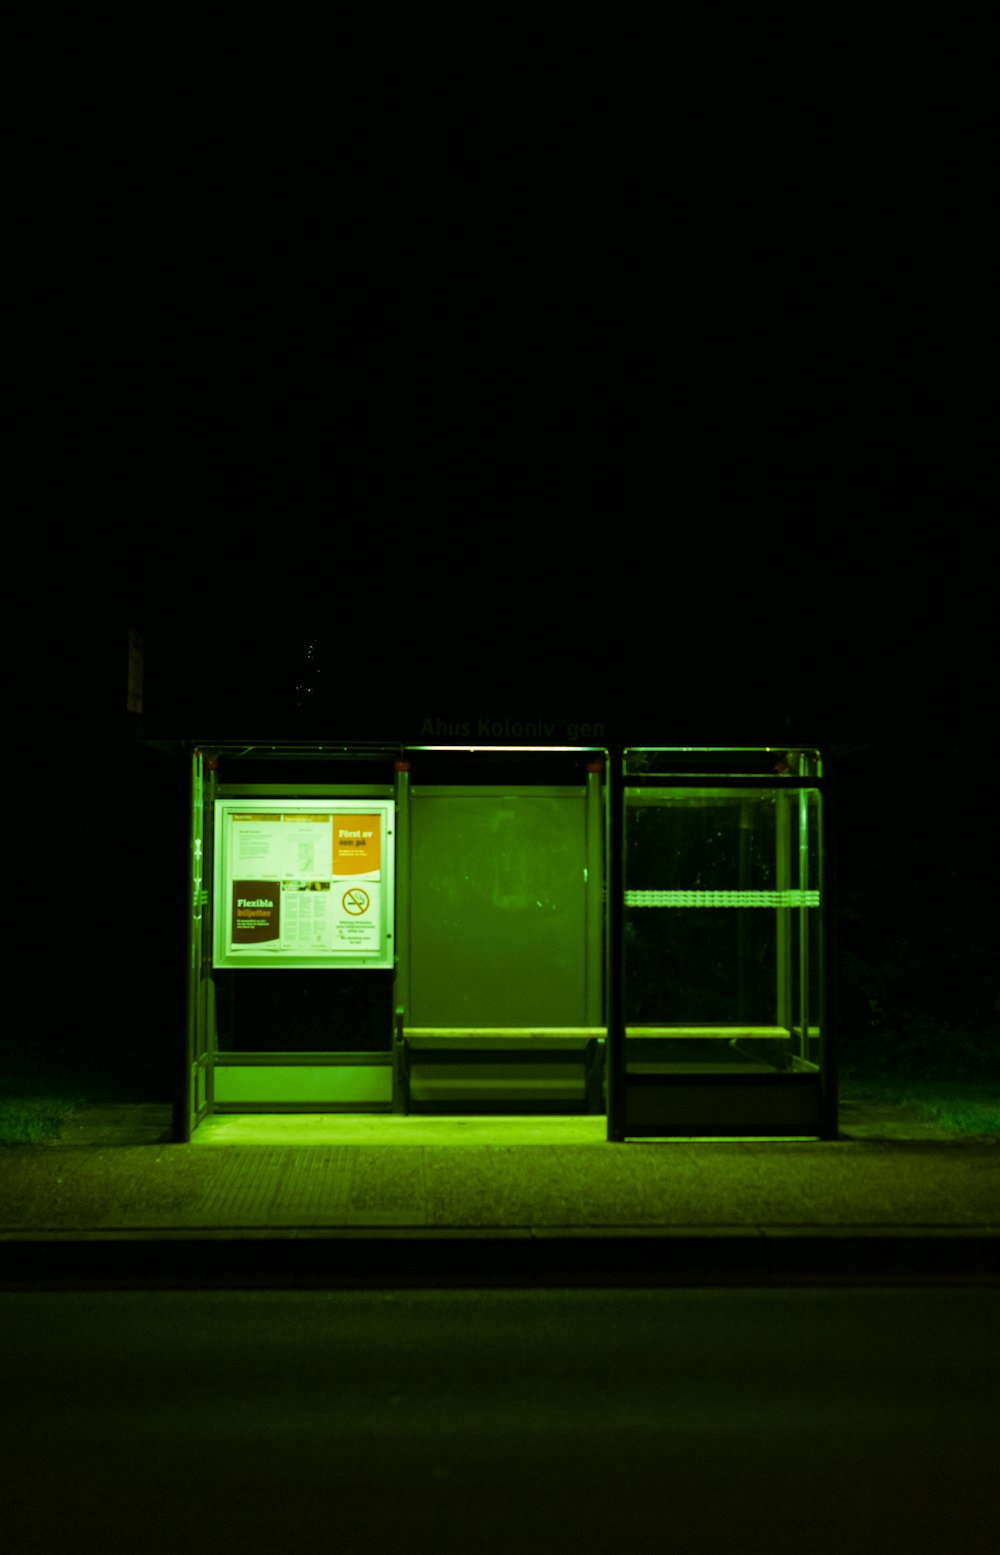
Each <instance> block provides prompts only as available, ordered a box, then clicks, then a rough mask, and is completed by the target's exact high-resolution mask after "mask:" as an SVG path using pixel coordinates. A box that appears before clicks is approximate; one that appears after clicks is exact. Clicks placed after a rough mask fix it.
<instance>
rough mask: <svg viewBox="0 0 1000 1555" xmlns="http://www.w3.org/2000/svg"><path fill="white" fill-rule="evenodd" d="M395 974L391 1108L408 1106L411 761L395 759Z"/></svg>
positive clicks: (404, 1109) (403, 1110)
mask: <svg viewBox="0 0 1000 1555" xmlns="http://www.w3.org/2000/svg"><path fill="white" fill-rule="evenodd" d="M395 878H396V958H395V959H396V977H395V988H394V992H393V1000H392V1003H393V1010H394V1012H395V1014H394V1021H393V1034H392V1055H393V1057H392V1110H393V1112H404V1113H405V1112H407V1111H408V1110H409V1080H408V1065H407V1054H406V1046H405V1042H406V1038H405V1028H406V1022H407V1020H408V1019H409V1018H410V763H409V761H407V760H405V759H403V758H400V759H399V760H398V761H397V762H396V877H395Z"/></svg>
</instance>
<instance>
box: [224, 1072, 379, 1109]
mask: <svg viewBox="0 0 1000 1555" xmlns="http://www.w3.org/2000/svg"><path fill="white" fill-rule="evenodd" d="M215 1100H216V1103H217V1104H222V1105H223V1106H225V1105H231V1104H232V1103H234V1102H237V1103H239V1102H255V1103H258V1104H259V1103H266V1102H281V1103H289V1102H303V1103H309V1102H311V1103H313V1104H315V1103H317V1102H388V1101H391V1100H392V1069H391V1067H390V1066H389V1065H388V1064H358V1065H350V1064H331V1065H329V1066H326V1065H323V1064H232V1065H230V1064H219V1065H217V1066H216V1070H215Z"/></svg>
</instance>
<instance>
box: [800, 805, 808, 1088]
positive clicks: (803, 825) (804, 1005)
mask: <svg viewBox="0 0 1000 1555" xmlns="http://www.w3.org/2000/svg"><path fill="white" fill-rule="evenodd" d="M799 890H800V892H801V893H802V895H801V899H800V906H799V999H798V1004H799V1057H800V1058H805V1059H808V1057H809V971H810V968H809V908H808V907H807V906H806V892H807V891H808V890H809V794H808V791H807V790H806V789H804V788H803V789H800V790H799Z"/></svg>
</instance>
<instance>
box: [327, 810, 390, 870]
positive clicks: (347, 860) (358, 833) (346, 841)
mask: <svg viewBox="0 0 1000 1555" xmlns="http://www.w3.org/2000/svg"><path fill="white" fill-rule="evenodd" d="M381 868H382V859H381V849H380V832H379V817H378V816H377V815H335V816H334V818H333V874H334V877H335V878H337V877H341V878H342V877H344V876H346V875H352V876H354V877H355V878H361V879H363V880H377V879H378V878H379V875H380V873H381Z"/></svg>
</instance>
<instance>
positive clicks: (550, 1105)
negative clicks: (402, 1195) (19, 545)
mask: <svg viewBox="0 0 1000 1555" xmlns="http://www.w3.org/2000/svg"><path fill="white" fill-rule="evenodd" d="M824 825H825V812H824V793H823V779H822V774H821V763H820V760H819V757H818V755H817V753H815V752H805V751H803V752H781V751H771V750H766V749H764V748H759V749H756V750H740V751H726V750H711V751H699V752H694V751H683V752H679V751H673V750H670V749H668V748H657V749H650V748H644V749H642V750H622V749H618V750H615V751H609V750H608V749H606V748H603V747H587V746H572V747H571V746H564V747H558V748H555V747H543V746H531V747H528V746H525V747H509V746H508V747H499V746H490V747H478V748H475V747H473V748H470V747H458V746H456V747H444V746H419V745H402V744H401V745H397V746H379V745H372V744H357V745H340V746H337V745H325V744H322V743H310V744H302V745H294V744H290V743H289V744H270V745H265V744H254V743H252V742H248V743H239V744H237V743H234V742H229V743H215V744H212V743H210V742H205V743H199V744H198V745H196V746H194V747H193V748H192V750H191V827H190V859H191V885H190V889H191V915H190V939H189V958H188V1020H187V1034H186V1047H185V1055H184V1070H183V1105H182V1108H181V1113H182V1123H181V1137H183V1138H190V1137H191V1135H192V1133H193V1131H194V1130H195V1129H196V1128H197V1127H198V1126H199V1124H200V1123H202V1122H203V1121H204V1120H205V1119H206V1118H208V1117H210V1116H213V1115H217V1114H223V1113H247V1112H258V1113H259V1112H366V1113H378V1112H396V1113H400V1114H412V1113H427V1112H436V1113H449V1112H450V1113H457V1114H478V1115H483V1114H492V1115H495V1116H496V1117H497V1119H498V1127H500V1128H502V1119H503V1117H505V1116H512V1115H524V1114H526V1113H536V1114H539V1115H551V1114H556V1113H574V1112H587V1113H592V1114H602V1115H605V1116H606V1118H607V1136H608V1138H609V1140H627V1139H635V1138H660V1139H668V1138H691V1137H716V1138H718V1137H761V1136H763V1137H772V1136H773V1137H783V1138H788V1137H805V1138H822V1137H833V1135H834V1134H835V1132H836V1103H835V1096H834V1088H833V1070H832V1063H831V1052H830V1043H829V1022H828V1019H827V1015H826V1005H825V1000H826V996H827V985H826V980H825V977H824V965H825V958H826V951H827V947H826V934H825V927H824V925H825V921H826V918H825V907H826V900H825V888H824V865H823V857H824Z"/></svg>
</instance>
